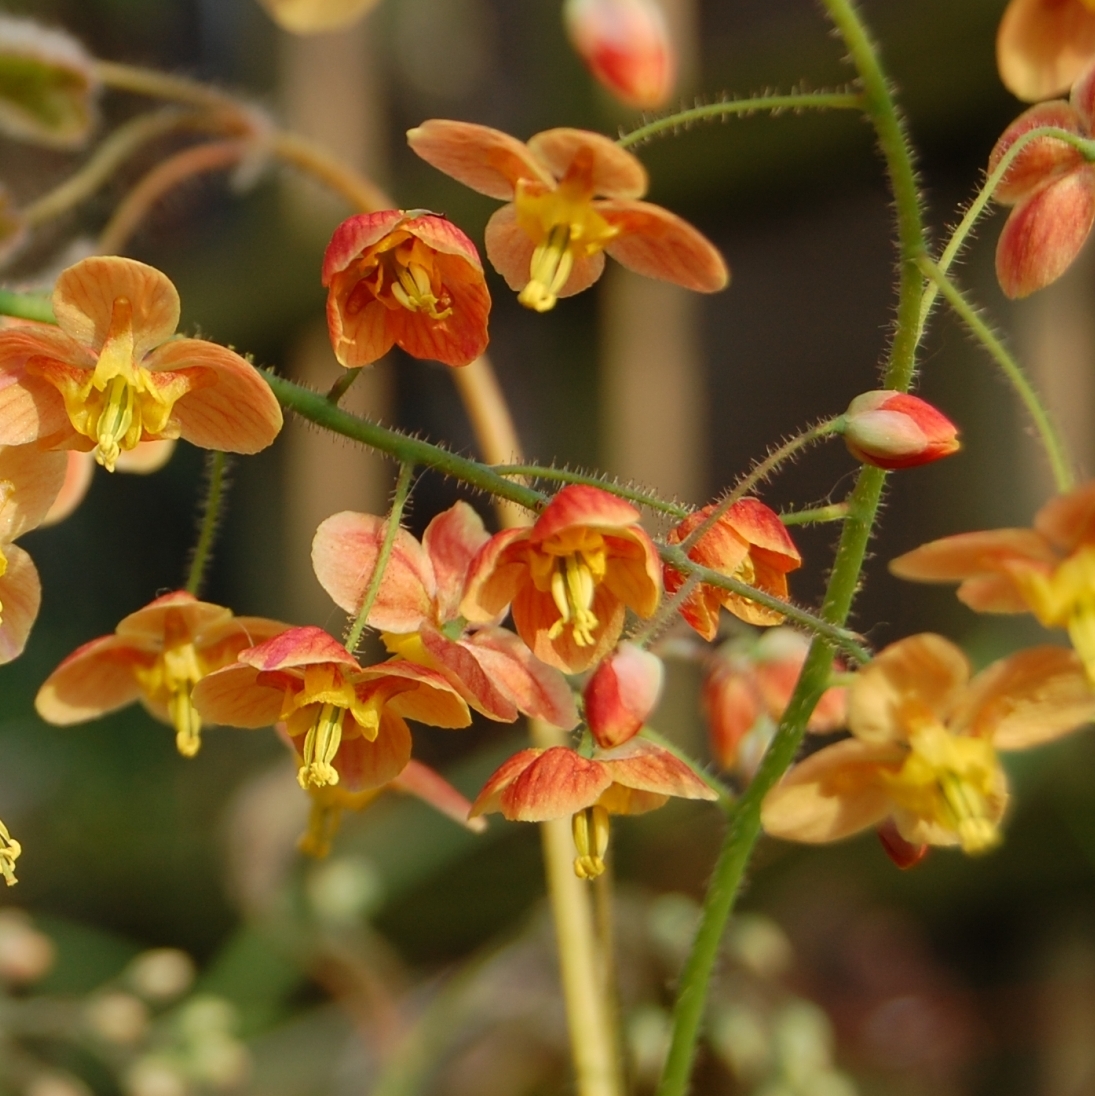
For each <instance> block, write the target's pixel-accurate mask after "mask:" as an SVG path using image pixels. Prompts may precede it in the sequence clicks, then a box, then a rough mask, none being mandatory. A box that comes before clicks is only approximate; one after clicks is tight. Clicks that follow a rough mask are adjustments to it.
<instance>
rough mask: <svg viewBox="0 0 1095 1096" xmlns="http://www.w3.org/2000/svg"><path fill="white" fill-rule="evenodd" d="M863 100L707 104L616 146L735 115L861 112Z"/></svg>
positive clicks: (834, 97) (819, 94) (848, 96)
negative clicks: (697, 123)
mask: <svg viewBox="0 0 1095 1096" xmlns="http://www.w3.org/2000/svg"><path fill="white" fill-rule="evenodd" d="M862 109H863V96H862V95H860V94H858V93H857V92H844V91H807V92H802V93H800V94H798V95H758V96H755V97H754V98H750V99H730V100H728V101H727V102H725V103H704V104H703V105H702V106H696V107H690V108H689V109H688V110H681V111H678V112H677V113H675V114H668V115H666V117H664V118H655V119H654V121H652V122H647V123H646V124H645V125H642V126H639V127H638V129H633V130H632V131H631V132H630V133H624V134H621V135H620V137H619V138H618V139H617V141H616V143H617V144H618V145H619V146H620V147H621V148H631V147H633V146H634V145H639V144H642V143H643V142H644V141H649V140H650V139H651V138H652V137H659V136H662V135H664V134H666V133H668V132H671V131H673V130H675V129H680V128H682V127H688V126H691V125H692V124H693V123H695V122H711V121H717V120H718V119H719V118H729V117H731V116H732V115H736V114H756V113H757V112H758V111H762V110H767V111H771V112H772V113H774V114H778V113H780V112H782V111H785V110H793V111H799V110H862Z"/></svg>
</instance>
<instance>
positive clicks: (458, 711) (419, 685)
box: [355, 659, 471, 728]
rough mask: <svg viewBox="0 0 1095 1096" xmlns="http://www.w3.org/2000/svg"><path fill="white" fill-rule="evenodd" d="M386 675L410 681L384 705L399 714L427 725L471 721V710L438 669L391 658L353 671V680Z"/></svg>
mask: <svg viewBox="0 0 1095 1096" xmlns="http://www.w3.org/2000/svg"><path fill="white" fill-rule="evenodd" d="M385 678H401V679H403V680H404V681H408V682H410V683H411V686H410V687H409V688H405V689H404V690H403V691H401V692H399V693H397V694H396V695H395V696H393V697H392V698H391V700H389V701H388V702H387V705H386V707H387V708H390V709H391V710H392V711H394V712H398V713H399V714H400V715H401V716H404V717H406V718H407V719H413V720H414V721H415V722H416V723H425V724H427V725H428V726H430V727H449V728H452V727H467V726H468V725H469V724H470V723H471V713H470V712H469V711H468V705H467V703H466V702H465V701H464V698H463V697H462V696H460V695H459V694H458V693H457V691H456V690H455V689H454V688H453V687H452V685H450V684H449V682H448V681H447V680H446V679H445V677H444V675H443V674H441V673H439V672H438V671H437V670H431V669H429V668H428V667H426V666H419V665H417V664H416V663H414V662H406V661H404V660H403V659H394V660H389V661H388V662H382V663H381V664H380V665H378V666H370V667H369V668H368V669H366V670H365V671H364V672H363V673H361V674H360V675H356V677H355V680H358V681H380V680H383V679H385Z"/></svg>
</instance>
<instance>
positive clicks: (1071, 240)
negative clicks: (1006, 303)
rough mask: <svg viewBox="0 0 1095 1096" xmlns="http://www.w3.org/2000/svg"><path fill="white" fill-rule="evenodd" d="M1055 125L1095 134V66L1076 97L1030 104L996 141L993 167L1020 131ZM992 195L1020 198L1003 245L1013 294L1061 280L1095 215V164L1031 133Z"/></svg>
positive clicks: (1002, 275)
mask: <svg viewBox="0 0 1095 1096" xmlns="http://www.w3.org/2000/svg"><path fill="white" fill-rule="evenodd" d="M1046 126H1049V127H1053V128H1056V129H1063V130H1065V131H1067V132H1070V133H1075V134H1076V135H1077V136H1079V137H1083V138H1087V139H1090V138H1091V137H1092V136H1093V135H1095V67H1092V68H1089V69H1088V70H1087V72H1086V73H1085V74H1084V75H1083V76H1082V77H1081V79H1080V80H1079V81H1077V83H1076V84H1075V85H1074V86H1073V88H1072V93H1071V96H1070V98H1069V100H1068V101H1067V102H1066V101H1065V100H1063V99H1056V100H1053V101H1052V102H1049V103H1038V104H1037V105H1036V106H1033V107H1031V108H1030V109H1029V110H1027V111H1024V112H1023V113H1022V114H1021V115H1020V116H1019V117H1018V118H1016V119H1015V121H1014V122H1012V123H1011V125H1010V126H1008V128H1007V129H1006V130H1004V133H1003V134H1002V135H1001V137H1000V139H999V140H998V141H997V142H996V145H995V146H994V148H993V150H992V153H991V154H990V156H989V168H988V169H989V172H990V173H991V172H992V171H994V170H996V168H997V167H998V166H999V164H1000V162H1001V161H1002V159H1003V157H1004V156H1005V154H1007V152H1008V151H1009V150H1010V149H1011V148H1012V146H1013V145H1015V143H1016V142H1017V141H1019V140H1020V138H1022V137H1024V136H1025V135H1026V134H1028V133H1030V132H1031V131H1032V130H1036V129H1040V128H1042V127H1046ZM993 197H994V198H995V199H996V200H997V201H998V202H1002V203H1003V204H1005V205H1010V206H1013V207H1014V208H1013V209H1012V211H1011V213H1010V214H1009V215H1008V219H1007V222H1006V223H1005V225H1004V229H1003V231H1002V232H1001V233H1000V239H999V241H998V242H997V245H996V277H997V279H998V281H999V282H1000V287H1001V289H1003V291H1004V293H1005V294H1007V296H1009V297H1013V298H1014V297H1025V296H1028V295H1029V294H1031V293H1033V292H1035V291H1036V290H1039V289H1043V288H1044V287H1045V286H1047V285H1049V284H1050V283H1052V282H1054V281H1056V280H1057V279H1058V278H1059V277H1060V276H1061V275H1062V274H1063V273H1064V272H1065V271H1066V270H1067V269H1068V267H1069V266H1070V265H1071V264H1072V261H1073V260H1074V259H1075V258H1076V256H1077V255H1078V254H1079V253H1080V249H1081V248H1082V247H1083V245H1084V243H1085V241H1086V240H1087V237H1088V235H1089V234H1090V232H1091V226H1092V224H1093V223H1095V167H1093V166H1092V165H1091V164H1090V163H1088V161H1087V160H1086V159H1085V158H1084V155H1083V153H1082V152H1081V151H1080V150H1079V149H1077V148H1075V147H1074V146H1072V145H1070V144H1068V143H1067V142H1065V141H1062V140H1060V139H1059V138H1056V137H1050V136H1039V137H1034V138H1031V139H1030V140H1029V141H1027V143H1026V144H1025V145H1023V146H1022V148H1020V150H1019V152H1018V153H1017V154H1016V155H1015V158H1014V159H1013V160H1012V162H1011V166H1010V167H1009V168H1008V169H1007V171H1006V172H1005V174H1004V177H1003V179H1002V180H1001V181H1000V183H999V185H998V186H997V188H996V191H995V193H994V195H993Z"/></svg>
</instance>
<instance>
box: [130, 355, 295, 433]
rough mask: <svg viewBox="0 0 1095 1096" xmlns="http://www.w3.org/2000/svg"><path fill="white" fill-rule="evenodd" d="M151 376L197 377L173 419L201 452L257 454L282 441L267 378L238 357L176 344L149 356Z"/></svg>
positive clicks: (278, 419)
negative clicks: (160, 373) (177, 374)
mask: <svg viewBox="0 0 1095 1096" xmlns="http://www.w3.org/2000/svg"><path fill="white" fill-rule="evenodd" d="M145 365H146V366H147V367H148V368H149V369H151V370H157V371H159V370H167V371H171V372H184V373H186V374H187V375H191V376H194V375H195V374H196V377H195V380H197V381H198V382H199V383H196V384H195V385H194V386H193V387H192V388H191V389H190V391H189V392H187V393H186V394H185V395H183V396H182V397H180V399H179V400H178V402H177V403H176V404H175V407H174V409H173V411H172V414H171V419H172V420H173V421H174V422H175V423H177V424H178V427H179V433H180V436H181V437H183V438H185V439H186V440H187V441H188V442H190V444H191V445H197V446H199V447H200V448H202V449H220V450H222V451H223V452H225V453H257V452H259V450H261V449H265V448H266V447H267V446H268V445H269V444H270V443H271V442H272V441H273V440H274V438H276V437H277V436H278V432H279V431H280V430H281V427H282V416H281V407H280V406H279V405H278V401H277V399H276V398H275V397H274V393H273V392H271V391H270V386H269V385H268V384H267V383H266V381H264V380H263V379H262V374H261V373H259V371H258V370H257V369H256V368H255V367H254V366H253V365H251V364H250V363H249V362H247V361H245V360H244V359H243V358H241V357H240V356H239V355H238V354H236V353H233V352H232V351H231V350H228V349H226V348H225V347H223V346H217V344H216V343H211V342H206V341H205V340H204V339H172V340H171V341H170V342H168V343H165V344H164V345H163V346H161V347H160V348H159V350H156V351H155V352H154V353H152V354H150V355H149V357H148V358H147V359H146V361H145Z"/></svg>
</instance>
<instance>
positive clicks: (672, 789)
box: [594, 738, 718, 800]
mask: <svg viewBox="0 0 1095 1096" xmlns="http://www.w3.org/2000/svg"><path fill="white" fill-rule="evenodd" d="M594 757H595V759H596V760H597V761H599V762H600V763H601V764H602V765H604V767H605V768H606V769H608V771H609V773H610V774H611V776H612V779H613V781H614V782H615V783H617V784H622V785H623V786H624V787H626V788H633V789H635V790H636V791H645V792H654V793H655V794H657V795H673V796H677V797H678V798H681V799H708V800H715V799H718V794H717V793H716V792H715V791H714V789H712V788H711V787H710V786H709V785H708V784H706V783H705V782H704V781H703V780H701V779H700V778H699V777H698V776H697V775H696V774H695V773H694V772H693V771H692V769H691V768H690V767H689V766H688V765H686V764H685V763H684V762H683V761H681V760H680V759H679V758H677V757H674V756H673V754H671V753H670V752H669V751H668V750H666V749H663V748H662V747H661V746H655V745H654V743H652V742H646V741H644V740H642V739H639V738H633V739H631V741H630V742H625V743H624V744H623V745H622V746H617V747H616V748H615V749H612V750H598V751H597V753H596V754H595V755H594Z"/></svg>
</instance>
